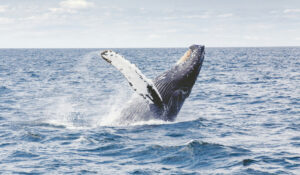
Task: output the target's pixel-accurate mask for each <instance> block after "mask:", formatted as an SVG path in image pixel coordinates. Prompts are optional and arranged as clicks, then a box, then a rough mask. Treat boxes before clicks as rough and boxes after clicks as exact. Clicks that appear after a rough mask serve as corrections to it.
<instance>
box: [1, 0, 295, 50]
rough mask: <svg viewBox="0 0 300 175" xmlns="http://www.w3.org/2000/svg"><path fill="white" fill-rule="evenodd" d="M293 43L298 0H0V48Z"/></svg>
mask: <svg viewBox="0 0 300 175" xmlns="http://www.w3.org/2000/svg"><path fill="white" fill-rule="evenodd" d="M191 44H203V45H206V46H207V47H257V46H300V0H51V1H49V0H0V48H132V47H134V48H141V47H154V48H157V47H188V46H189V45H191Z"/></svg>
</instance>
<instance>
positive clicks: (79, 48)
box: [0, 45, 300, 49]
mask: <svg viewBox="0 0 300 175" xmlns="http://www.w3.org/2000/svg"><path fill="white" fill-rule="evenodd" d="M204 46H205V45H204ZM205 47H206V48H292V47H300V45H299V46H205ZM170 48H187V47H2V48H0V49H170Z"/></svg>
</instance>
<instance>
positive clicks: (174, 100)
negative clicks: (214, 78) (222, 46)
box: [154, 45, 205, 121]
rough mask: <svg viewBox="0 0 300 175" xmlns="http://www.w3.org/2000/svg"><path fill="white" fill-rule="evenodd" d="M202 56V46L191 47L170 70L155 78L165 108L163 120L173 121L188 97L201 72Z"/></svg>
mask: <svg viewBox="0 0 300 175" xmlns="http://www.w3.org/2000/svg"><path fill="white" fill-rule="evenodd" d="M204 55H205V50H204V46H202V45H192V46H190V47H189V49H188V50H187V51H186V53H185V54H184V55H183V56H182V57H181V58H180V59H179V60H178V61H177V63H176V65H175V66H174V67H173V68H172V69H170V70H169V71H166V72H164V73H163V74H161V75H160V76H158V77H156V78H155V80H154V83H155V86H156V87H157V89H158V91H159V93H160V95H161V97H162V100H163V103H164V104H165V107H166V108H167V109H166V110H165V111H166V112H165V114H164V117H165V120H169V121H172V120H174V119H175V117H176V116H177V114H178V112H179V110H180V109H181V107H182V105H183V103H184V100H185V99H186V98H187V97H188V96H189V95H190V93H191V91H192V88H193V86H194V84H195V82H196V80H197V77H198V74H199V72H200V70H201V66H202V63H203V60H204Z"/></svg>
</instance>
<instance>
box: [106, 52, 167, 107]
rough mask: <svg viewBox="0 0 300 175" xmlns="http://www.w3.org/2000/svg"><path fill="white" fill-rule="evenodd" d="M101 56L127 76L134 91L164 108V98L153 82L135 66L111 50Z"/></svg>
mask: <svg viewBox="0 0 300 175" xmlns="http://www.w3.org/2000/svg"><path fill="white" fill-rule="evenodd" d="M101 56H102V58H103V59H104V60H105V61H107V62H108V63H110V64H112V65H113V66H114V67H116V68H117V69H118V70H119V71H120V72H121V73H122V74H123V75H124V76H125V78H126V79H127V80H128V83H129V85H130V86H132V88H133V90H134V91H136V92H137V93H138V94H139V95H141V96H142V97H143V98H144V99H146V100H147V101H148V102H150V103H154V104H156V105H158V106H159V107H163V102H162V98H161V96H160V94H159V92H158V90H157V89H156V87H155V85H154V84H153V82H152V80H150V79H148V78H146V77H145V76H144V75H143V74H142V72H141V71H140V70H139V69H138V68H137V67H136V66H135V65H134V64H131V63H130V62H129V61H128V60H126V59H125V58H124V57H123V56H121V55H119V54H117V53H116V52H113V51H111V50H106V51H103V52H102V53H101Z"/></svg>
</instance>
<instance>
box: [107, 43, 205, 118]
mask: <svg viewBox="0 0 300 175" xmlns="http://www.w3.org/2000/svg"><path fill="white" fill-rule="evenodd" d="M204 55H205V49H204V46H201V45H192V46H190V47H189V49H188V51H186V53H185V54H184V55H183V56H182V57H181V58H180V59H179V60H178V61H177V63H176V64H175V65H174V66H173V67H172V68H171V69H170V70H168V71H166V72H164V73H162V74H161V75H159V76H157V77H156V78H155V79H154V80H151V79H148V78H147V77H146V76H144V75H143V74H142V73H141V71H140V70H139V69H138V68H137V67H136V66H135V65H134V64H131V63H130V62H129V61H128V60H126V59H125V58H124V57H123V56H121V55H119V54H118V53H115V52H113V51H111V50H105V51H103V52H102V53H101V56H102V58H103V59H104V60H105V61H107V62H108V63H110V64H112V65H113V66H114V67H116V68H117V69H118V70H119V71H120V72H121V73H122V74H123V75H124V76H125V78H126V79H127V80H128V82H129V85H130V86H132V88H133V90H134V91H136V93H137V94H139V95H140V96H141V97H143V98H140V97H135V98H134V99H133V100H131V102H130V103H129V104H127V105H126V107H125V108H124V109H122V112H121V116H120V120H119V122H120V123H123V124H126V123H131V122H136V121H145V120H151V119H162V120H164V121H174V120H175V118H176V116H177V114H178V112H179V111H180V109H181V107H182V105H183V103H184V101H185V99H186V98H187V97H188V96H189V95H190V93H191V91H192V88H193V86H194V84H195V82H196V80H197V77H198V74H199V72H200V70H201V67H202V63H203V60H204Z"/></svg>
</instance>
